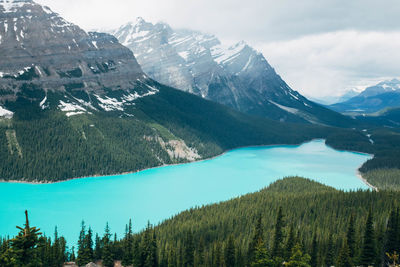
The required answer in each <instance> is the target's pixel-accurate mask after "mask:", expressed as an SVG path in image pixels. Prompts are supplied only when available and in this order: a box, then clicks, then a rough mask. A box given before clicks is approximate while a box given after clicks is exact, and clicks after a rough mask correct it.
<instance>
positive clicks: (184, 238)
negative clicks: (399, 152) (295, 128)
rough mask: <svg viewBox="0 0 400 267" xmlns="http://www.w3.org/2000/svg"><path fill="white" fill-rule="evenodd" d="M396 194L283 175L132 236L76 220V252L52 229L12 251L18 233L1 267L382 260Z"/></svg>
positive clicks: (388, 247) (394, 224)
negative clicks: (250, 191) (95, 228)
mask: <svg viewBox="0 0 400 267" xmlns="http://www.w3.org/2000/svg"><path fill="white" fill-rule="evenodd" d="M399 200H400V193H399V192H391V191H381V192H373V191H356V192H342V191H337V190H335V189H333V188H330V187H326V186H324V185H321V184H318V183H316V182H313V181H310V180H306V179H303V178H297V177H296V178H286V179H283V180H280V181H277V182H275V183H274V184H272V185H270V186H269V187H268V188H266V189H263V190H261V191H260V192H257V193H253V194H248V195H245V196H242V197H239V198H236V199H233V200H230V201H227V202H222V203H219V204H214V205H209V206H205V207H201V208H194V209H191V210H188V211H185V212H182V213H181V214H179V215H177V216H175V217H173V218H171V219H169V220H166V221H165V222H163V223H161V224H160V225H159V226H156V227H152V226H151V225H149V226H148V227H147V229H146V230H145V231H143V232H141V233H138V234H133V230H134V228H133V230H132V222H129V224H127V228H126V234H125V236H124V237H123V238H121V239H118V238H116V236H114V237H113V235H112V234H111V230H110V228H109V227H108V225H107V226H106V228H105V233H104V234H101V236H98V235H95V234H94V233H93V232H92V231H91V230H90V227H87V226H86V227H85V226H84V225H82V230H81V233H80V235H79V236H80V237H79V240H78V247H77V248H76V251H75V252H74V250H68V249H66V243H65V240H64V239H63V238H62V237H59V236H58V235H56V236H55V237H54V238H48V237H46V238H44V237H40V236H36V237H35V235H32V236H31V238H32V239H37V240H36V241H35V242H33V243H32V244H34V245H35V246H33V245H32V246H31V247H29V246H28V247H26V248H24V249H22V250H18V249H19V248H20V246H21V242H20V240H21V239H22V240H24V237H23V236H24V235H23V232H21V234H20V237H19V238H17V239H12V240H7V239H5V240H3V241H2V242H1V244H0V265H1V266H6V267H8V266H10V267H14V266H21V265H13V264H12V260H13V259H14V260H15V262H17V263H18V262H23V260H25V261H27V259H29V260H31V261H33V260H35V261H36V262H42V263H44V264H45V266H61V264H62V262H64V261H66V260H70V261H76V262H77V263H78V264H79V265H80V266H81V265H85V264H86V263H88V262H90V261H94V262H97V261H99V260H103V264H104V265H105V266H113V262H114V260H119V261H122V264H123V265H124V266H128V265H133V266H215V267H220V266H227V267H228V266H282V264H283V263H284V266H305V267H306V266H332V265H335V266H343V267H349V266H368V265H372V266H387V264H389V263H391V262H392V260H391V256H393V255H394V254H395V252H398V251H400V211H399V207H400V206H399ZM134 225H135V222H134V221H133V226H134ZM25 231H27V230H25ZM32 231H33V230H32ZM68 242H71V241H69V240H68ZM36 245H37V247H36ZM22 251H24V253H25V254H21V253H22ZM27 252H29V253H27ZM71 252H72V253H71ZM76 252H77V253H76ZM385 252H387V253H388V255H386V254H385ZM35 266H36V265H35ZM38 266H39V265H38Z"/></svg>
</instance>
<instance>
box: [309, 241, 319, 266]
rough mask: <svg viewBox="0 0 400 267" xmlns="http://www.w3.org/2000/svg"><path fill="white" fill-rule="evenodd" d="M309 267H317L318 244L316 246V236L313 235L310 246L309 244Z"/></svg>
mask: <svg viewBox="0 0 400 267" xmlns="http://www.w3.org/2000/svg"><path fill="white" fill-rule="evenodd" d="M310 256H311V262H310V265H311V267H317V266H318V244H317V235H315V234H314V237H313V240H312V244H311V255H310Z"/></svg>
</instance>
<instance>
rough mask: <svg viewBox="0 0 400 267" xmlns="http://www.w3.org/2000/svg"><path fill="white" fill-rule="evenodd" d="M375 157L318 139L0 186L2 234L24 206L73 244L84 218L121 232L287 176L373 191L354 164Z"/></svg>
mask: <svg viewBox="0 0 400 267" xmlns="http://www.w3.org/2000/svg"><path fill="white" fill-rule="evenodd" d="M369 158H371V156H370V155H366V154H360V153H353V152H345V151H337V150H334V149H332V148H330V147H328V146H326V145H325V143H324V141H323V140H314V141H311V142H308V143H305V144H302V145H299V146H282V145H279V146H265V147H248V148H240V149H236V150H233V151H230V152H227V153H226V154H224V155H221V156H219V157H216V158H214V159H210V160H205V161H200V162H195V163H189V164H183V165H175V166H166V167H160V168H154V169H149V170H145V171H141V172H138V173H133V174H124V175H116V176H105V177H95V178H84V179H75V180H70V181H67V182H62V183H54V184H39V185H37V184H21V183H0V236H6V235H14V234H16V233H17V229H16V228H15V226H16V225H20V226H22V225H23V224H24V210H25V209H27V210H28V211H29V215H30V221H31V225H34V226H38V227H40V228H41V230H42V231H43V232H45V233H46V234H47V235H52V234H53V232H54V228H55V226H57V227H58V232H59V234H61V235H63V236H65V237H66V238H67V241H68V243H69V244H73V243H75V242H76V241H77V239H78V235H79V230H80V224H81V221H82V220H84V221H85V223H86V225H90V226H91V227H92V229H93V230H94V232H98V233H99V234H101V235H102V234H103V232H104V227H105V224H106V222H109V225H110V227H111V230H112V232H117V233H118V236H121V235H122V233H123V232H124V229H125V224H126V223H127V222H128V220H129V219H130V218H132V221H133V226H134V230H135V231H138V230H141V229H143V228H144V227H145V225H146V224H147V222H148V221H150V222H151V223H153V224H156V223H159V222H161V221H162V220H164V219H167V218H170V217H171V216H173V215H175V214H177V213H179V212H180V211H183V210H185V209H188V208H191V207H194V206H201V205H205V204H210V203H216V202H220V201H224V200H228V199H231V198H234V197H237V196H240V195H243V194H246V193H250V192H255V191H258V190H260V189H262V188H264V187H266V186H268V185H269V184H270V183H272V182H274V181H276V180H277V179H281V178H283V177H287V176H294V175H299V176H303V177H308V178H310V179H313V180H315V181H318V182H321V183H323V184H326V185H329V186H333V187H335V188H338V189H343V190H352V189H354V190H355V189H360V188H361V189H368V187H367V186H366V185H365V184H364V183H363V182H362V181H361V180H360V179H359V178H358V177H357V175H356V174H357V169H358V168H359V166H360V165H361V164H363V163H364V162H365V161H366V160H368V159H369Z"/></svg>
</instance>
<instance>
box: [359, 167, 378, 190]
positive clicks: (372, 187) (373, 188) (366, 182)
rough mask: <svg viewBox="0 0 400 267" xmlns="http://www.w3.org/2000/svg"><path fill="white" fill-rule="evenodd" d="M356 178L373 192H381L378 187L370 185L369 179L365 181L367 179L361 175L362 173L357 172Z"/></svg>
mask: <svg viewBox="0 0 400 267" xmlns="http://www.w3.org/2000/svg"><path fill="white" fill-rule="evenodd" d="M356 176H357V177H358V179H360V180H361V181H362V182H363V183H364V184H366V185H367V186H368V187H369V188H370V189H372V190H374V191H376V192H379V189H378V187H376V186H373V185H372V184H370V183H369V182H368V181H367V179H365V178H364V177H363V176H362V173H361V172H360V171H357V173H356Z"/></svg>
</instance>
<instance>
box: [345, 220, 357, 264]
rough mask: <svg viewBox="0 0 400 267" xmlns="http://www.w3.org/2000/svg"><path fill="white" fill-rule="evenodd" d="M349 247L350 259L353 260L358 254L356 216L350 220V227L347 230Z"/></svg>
mask: <svg viewBox="0 0 400 267" xmlns="http://www.w3.org/2000/svg"><path fill="white" fill-rule="evenodd" d="M346 238H347V245H348V246H349V255H350V258H353V257H354V255H355V253H356V251H355V250H356V230H355V227H354V215H353V214H351V216H350V220H349V226H348V228H347V234H346Z"/></svg>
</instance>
